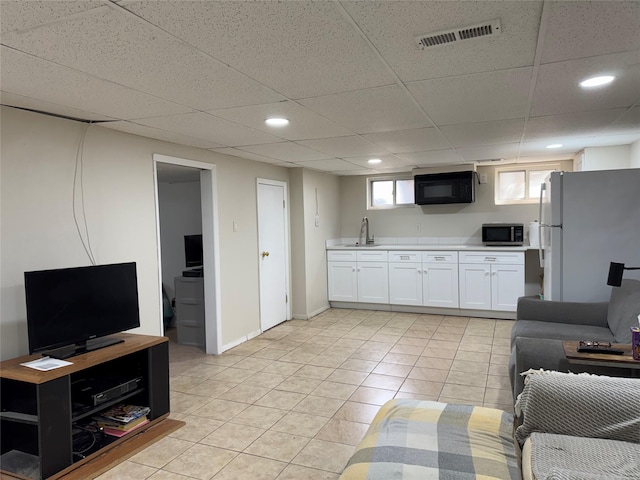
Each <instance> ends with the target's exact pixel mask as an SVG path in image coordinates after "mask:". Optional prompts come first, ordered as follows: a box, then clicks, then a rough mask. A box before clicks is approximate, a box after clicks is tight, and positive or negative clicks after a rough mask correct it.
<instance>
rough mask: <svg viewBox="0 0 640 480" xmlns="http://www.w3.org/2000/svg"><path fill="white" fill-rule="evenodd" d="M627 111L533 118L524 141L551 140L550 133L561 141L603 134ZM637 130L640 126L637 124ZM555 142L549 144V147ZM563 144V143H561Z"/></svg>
mask: <svg viewBox="0 0 640 480" xmlns="http://www.w3.org/2000/svg"><path fill="white" fill-rule="evenodd" d="M625 112H626V109H624V108H614V109H611V110H599V111H596V112H580V113H565V114H563V115H548V116H544V117H533V118H530V119H529V121H528V122H527V128H526V132H525V136H524V141H525V142H529V141H532V140H538V139H544V138H547V139H549V132H553V136H554V137H556V138H557V139H561V138H562V137H563V136H565V135H566V136H576V135H579V136H586V135H596V134H599V133H603V132H604V131H605V130H606V128H607V127H608V126H609V125H611V124H612V123H614V122H615V121H616V120H618V119H619V118H620V117H621V116H623V115H624V113H625ZM636 129H640V126H639V125H638V124H636ZM550 143H553V142H550V141H549V142H547V145H548V144H550ZM560 143H562V142H560Z"/></svg>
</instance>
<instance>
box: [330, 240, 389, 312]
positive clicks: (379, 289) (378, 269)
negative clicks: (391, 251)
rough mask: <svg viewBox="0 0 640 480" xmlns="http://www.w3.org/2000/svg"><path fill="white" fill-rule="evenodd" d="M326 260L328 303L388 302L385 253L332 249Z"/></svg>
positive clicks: (387, 268)
mask: <svg viewBox="0 0 640 480" xmlns="http://www.w3.org/2000/svg"><path fill="white" fill-rule="evenodd" d="M327 260H328V261H327V269H328V271H327V274H328V282H329V285H328V288H329V292H328V293H329V300H331V301H335V302H364V303H389V266H388V263H387V251H373V250H372V251H353V250H346V251H345V250H335V251H329V252H328V254H327Z"/></svg>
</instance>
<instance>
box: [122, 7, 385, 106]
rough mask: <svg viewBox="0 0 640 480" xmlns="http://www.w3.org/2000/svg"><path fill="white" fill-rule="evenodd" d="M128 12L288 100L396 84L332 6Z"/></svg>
mask: <svg viewBox="0 0 640 480" xmlns="http://www.w3.org/2000/svg"><path fill="white" fill-rule="evenodd" d="M123 5H124V6H125V7H126V8H128V9H130V10H131V11H133V12H135V13H136V14H138V15H142V16H143V17H144V18H146V19H148V20H149V21H151V22H152V23H154V24H156V25H160V26H161V27H162V28H163V29H165V30H167V31H169V32H171V33H172V34H174V35H176V36H178V37H179V38H182V39H184V40H186V41H187V42H189V43H190V44H192V45H195V46H197V47H198V48H199V49H201V50H203V51H205V52H208V53H210V54H211V55H212V56H213V57H215V58H217V59H219V60H221V61H222V62H224V63H226V64H228V65H231V66H232V67H234V68H236V69H238V70H239V71H241V72H243V73H246V74H247V75H249V76H250V77H251V78H254V79H256V80H258V81H259V82H261V83H263V84H266V85H270V86H271V87H272V88H273V89H275V90H276V91H278V92H280V93H282V94H283V95H286V96H287V97H289V98H293V99H296V98H303V97H309V96H315V95H326V94H330V93H336V92H344V91H349V90H354V89H359V88H369V87H374V86H379V85H387V84H390V83H392V82H393V78H392V77H391V76H390V75H389V73H388V72H387V70H386V69H385V67H384V66H383V65H382V64H381V63H380V62H379V61H378V60H377V58H376V56H375V54H374V53H373V52H372V51H371V49H370V48H369V46H368V45H367V44H366V42H365V41H364V40H363V39H362V38H361V37H360V36H359V35H358V33H357V32H356V31H355V29H354V28H353V27H352V25H351V24H350V23H349V22H348V21H347V20H346V19H345V18H344V16H343V14H342V13H341V11H340V9H339V8H337V7H336V5H334V4H333V2H310V1H296V2H123ZM274 66H276V67H275V68H274Z"/></svg>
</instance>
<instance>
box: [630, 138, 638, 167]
mask: <svg viewBox="0 0 640 480" xmlns="http://www.w3.org/2000/svg"><path fill="white" fill-rule="evenodd" d="M629 168H640V140H638V141H637V142H634V143H632V144H631V146H630V148H629Z"/></svg>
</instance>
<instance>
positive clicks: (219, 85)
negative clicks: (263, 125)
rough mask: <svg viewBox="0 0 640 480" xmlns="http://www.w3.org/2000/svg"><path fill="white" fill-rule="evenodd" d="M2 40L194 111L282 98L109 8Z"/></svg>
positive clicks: (165, 35) (147, 25)
mask: <svg viewBox="0 0 640 480" xmlns="http://www.w3.org/2000/svg"><path fill="white" fill-rule="evenodd" d="M113 32H119V34H117V35H114V34H113ZM5 44H6V45H9V46H12V47H14V48H17V49H18V50H21V51H24V52H28V53H30V54H32V55H35V56H38V57H40V58H44V59H47V60H50V61H52V62H55V63H58V64H60V65H65V66H68V67H71V68H74V69H76V70H80V71H83V72H86V73H89V74H91V75H94V76H97V77H100V78H104V79H107V80H111V81H112V82H114V83H119V84H121V85H125V86H128V87H131V88H135V89H137V90H140V91H143V92H146V93H150V94H153V95H156V96H158V97H161V98H164V99H167V100H171V101H173V102H176V103H179V104H181V105H187V106H190V107H193V108H195V109H198V110H211V109H215V108H223V107H229V106H237V105H250V104H254V103H262V102H275V101H279V100H283V98H284V97H282V96H281V95H279V94H277V93H275V92H274V91H273V90H271V89H269V88H266V87H265V86H264V85H260V84H259V83H257V82H255V81H254V80H251V79H249V78H247V77H246V76H244V75H241V74H240V73H238V72H235V71H233V70H232V69H230V68H229V67H227V66H225V65H224V64H222V63H221V62H219V61H217V60H214V59H212V58H211V57H209V56H207V55H205V54H203V53H202V52H199V51H197V50H196V49H194V48H192V47H190V46H188V45H186V44H184V43H182V42H177V41H176V40H175V38H173V37H171V36H169V35H167V34H166V33H164V32H161V31H159V30H158V29H157V28H155V27H153V26H151V25H149V24H147V23H145V22H141V21H140V20H139V19H137V18H136V17H134V16H133V15H130V14H127V13H124V12H122V11H119V10H114V9H111V8H108V9H106V10H105V9H99V10H94V11H93V12H89V13H87V14H84V15H82V16H80V17H71V18H70V19H68V20H66V21H60V22H56V23H53V24H50V25H47V26H45V27H41V28H37V29H34V30H31V31H28V32H26V33H20V34H15V35H11V36H10V37H9V38H8V39H7V40H6V41H5Z"/></svg>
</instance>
